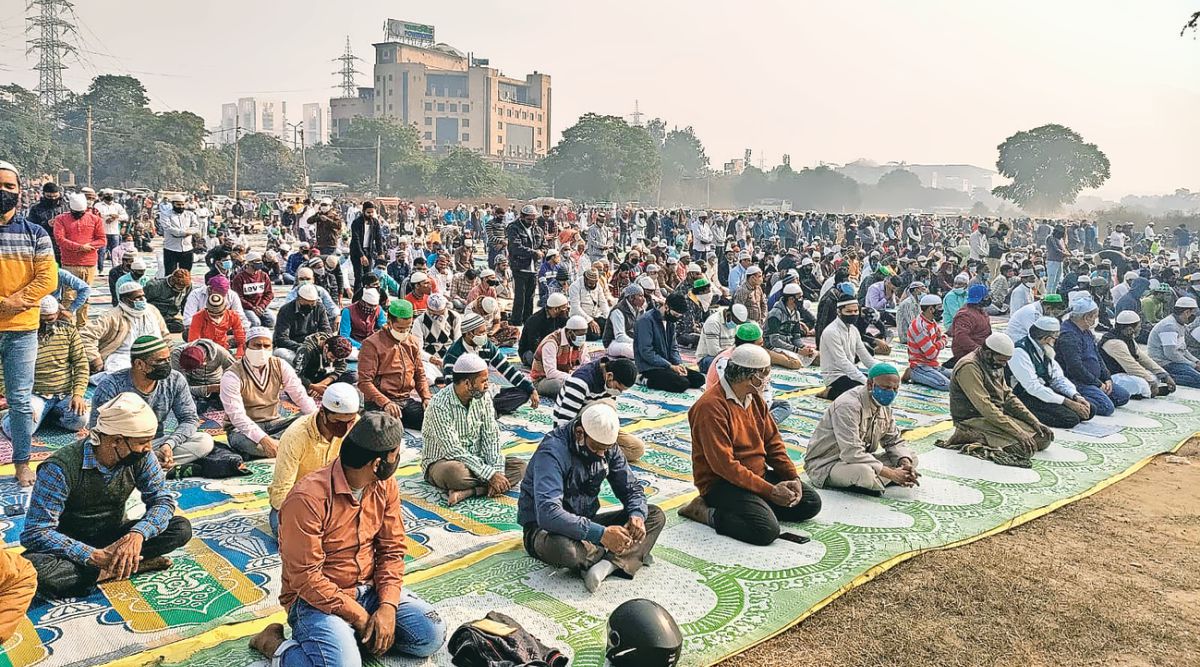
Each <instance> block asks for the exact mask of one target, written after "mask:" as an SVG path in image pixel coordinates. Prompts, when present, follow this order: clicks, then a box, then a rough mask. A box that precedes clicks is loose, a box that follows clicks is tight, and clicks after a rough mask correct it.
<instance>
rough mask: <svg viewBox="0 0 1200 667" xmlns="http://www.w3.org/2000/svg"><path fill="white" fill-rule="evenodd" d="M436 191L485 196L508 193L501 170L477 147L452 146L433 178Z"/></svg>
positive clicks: (432, 181) (431, 181)
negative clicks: (471, 148)
mask: <svg viewBox="0 0 1200 667" xmlns="http://www.w3.org/2000/svg"><path fill="white" fill-rule="evenodd" d="M430 186H431V188H432V189H433V191H434V192H437V193H438V194H442V195H446V196H447V197H483V196H487V195H499V194H504V179H502V178H501V176H500V170H499V169H498V168H497V167H496V166H495V165H493V164H491V163H490V162H488V161H487V160H485V159H483V156H482V155H480V154H479V153H476V152H475V151H473V150H470V149H467V148H461V147H454V148H451V149H450V151H449V152H448V153H447V154H446V156H445V157H443V158H442V159H441V160H438V162H437V166H436V167H435V168H434V170H433V175H432V176H431V177H430Z"/></svg>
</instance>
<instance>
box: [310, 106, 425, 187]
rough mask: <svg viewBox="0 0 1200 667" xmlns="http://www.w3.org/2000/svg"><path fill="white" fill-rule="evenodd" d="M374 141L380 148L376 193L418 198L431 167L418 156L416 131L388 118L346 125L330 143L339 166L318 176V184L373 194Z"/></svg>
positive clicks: (359, 120) (420, 155)
mask: <svg viewBox="0 0 1200 667" xmlns="http://www.w3.org/2000/svg"><path fill="white" fill-rule="evenodd" d="M377 140H378V142H379V146H380V151H379V176H380V190H381V191H382V192H387V193H402V194H421V193H422V192H423V191H424V190H425V188H426V180H427V178H428V176H429V174H430V172H431V171H432V165H431V163H430V161H429V159H428V158H426V157H425V155H424V154H423V153H422V152H421V144H420V140H419V138H418V135H417V129H416V128H415V127H413V126H412V125H405V124H403V123H401V122H399V121H396V120H394V119H391V118H355V119H354V120H352V121H350V124H349V126H348V127H347V128H346V130H345V131H344V132H342V133H340V134H339V135H338V137H337V138H336V139H334V140H333V141H332V142H330V145H331V146H332V147H333V148H334V149H336V150H337V153H338V156H339V158H340V159H339V160H338V162H339V163H340V166H339V165H335V166H334V167H333V168H331V169H329V170H327V171H325V172H322V173H321V174H319V178H318V180H333V181H338V182H341V183H345V184H347V185H349V186H350V187H351V188H354V189H358V190H374V189H375V143H376V141H377ZM314 173H316V172H315V170H314ZM377 194H378V193H377Z"/></svg>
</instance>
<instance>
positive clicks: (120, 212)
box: [94, 188, 129, 273]
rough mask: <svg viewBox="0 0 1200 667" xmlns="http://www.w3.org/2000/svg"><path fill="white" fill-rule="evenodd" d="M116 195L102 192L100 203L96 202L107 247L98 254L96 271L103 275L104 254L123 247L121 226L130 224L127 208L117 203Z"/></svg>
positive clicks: (105, 190)
mask: <svg viewBox="0 0 1200 667" xmlns="http://www.w3.org/2000/svg"><path fill="white" fill-rule="evenodd" d="M115 199H116V193H114V192H113V191H112V190H109V189H108V188H104V189H103V190H101V191H100V201H98V202H96V205H95V207H94V208H95V209H96V215H98V216H100V219H101V220H103V221H104V237H105V239H106V242H105V247H103V248H100V251H99V252H97V253H96V271H97V272H98V273H102V272H103V271H104V254H105V252H106V251H107V252H108V253H111V252H112V251H113V248H116V247H117V246H119V245H121V225H122V224H124V223H126V222H129V214H128V213H126V212H125V207H124V206H122V205H120V204H118V203H117V202H116V201H115Z"/></svg>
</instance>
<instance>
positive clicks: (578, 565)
mask: <svg viewBox="0 0 1200 667" xmlns="http://www.w3.org/2000/svg"><path fill="white" fill-rule="evenodd" d="M620 430H621V422H620V419H618V417H617V411H616V408H614V407H613V406H612V405H611V404H609V403H607V402H596V403H591V404H589V405H587V406H586V407H585V408H584V409H583V410H582V411H581V412H580V413H579V417H577V418H576V419H573V420H571V421H570V422H568V423H566V424H563V425H562V426H559V427H558V428H556V429H554V430H553V431H551V432H550V433H549V434H547V435H546V437H545V438H544V439H542V442H541V444H540V445H538V448H537V451H535V452H534V453H533V457H532V458H530V459H529V466H528V467H527V468H526V471H525V478H524V479H523V480H522V481H521V497H520V500H519V501H518V504H517V521H518V522H519V523H520V524H521V526H522V527H523V528H524V533H525V534H524V542H525V551H526V552H528V553H529V555H530V556H533V557H534V558H536V559H538V560H541V561H544V562H546V563H549V564H550V565H553V566H555V567H563V568H569V569H571V570H574V571H577V572H579V573H580V574H582V575H583V583H584V585H585V586H586V587H587V589H588V591H591V592H593V593H594V592H595V591H596V589H597V588H598V587H599V586H600V582H602V581H604V579H605V578H607V577H608V576H609V575H610V574H613V573H618V574H620V575H621V576H623V577H626V578H633V575H634V574H635V573H636V572H637V571H638V570H639V569H641V567H642V565H645V564H648V563H649V561H650V560H651V559H650V550H651V549H652V548H654V543H655V542H656V541H657V540H658V534H659V533H660V532H662V529H663V526H664V525H665V524H666V516H665V515H664V514H663V511H662V510H661V509H659V508H658V507H657V506H656V505H647V504H646V496H645V494H644V493H642V487H641V486H640V485H639V484H638V481H637V478H636V477H634V475H633V472H632V471H631V470H630V469H629V463H628V462H627V461H626V460H625V455H624V454H622V453H621V448H620V447H617V446H616V444H617V436H618V434H619V433H620ZM605 479H607V480H608V483H609V485H610V486H611V487H612V490H613V494H614V495H616V496H617V498H618V499H619V500H620V501H621V505H622V509H620V510H616V511H612V512H605V513H604V514H599V513H598V512H599V510H600V499H599V497H598V495H599V493H600V484H601V482H603V481H604V480H605Z"/></svg>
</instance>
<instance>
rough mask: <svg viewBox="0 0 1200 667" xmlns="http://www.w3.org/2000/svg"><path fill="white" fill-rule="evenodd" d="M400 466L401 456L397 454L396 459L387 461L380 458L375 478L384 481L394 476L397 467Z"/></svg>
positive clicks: (376, 465)
mask: <svg viewBox="0 0 1200 667" xmlns="http://www.w3.org/2000/svg"><path fill="white" fill-rule="evenodd" d="M399 466H400V457H399V456H397V457H396V460H395V461H392V462H391V463H388V462H387V459H382V458H381V459H379V462H378V463H376V464H375V478H376V479H378V480H379V481H381V482H383V481H386V480H389V479H391V478H392V475H395V474H396V468H397V467H399Z"/></svg>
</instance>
